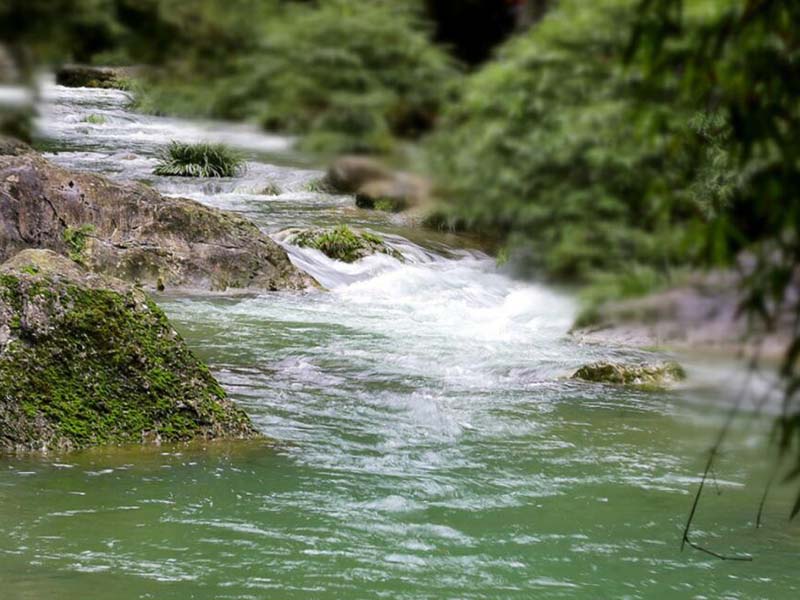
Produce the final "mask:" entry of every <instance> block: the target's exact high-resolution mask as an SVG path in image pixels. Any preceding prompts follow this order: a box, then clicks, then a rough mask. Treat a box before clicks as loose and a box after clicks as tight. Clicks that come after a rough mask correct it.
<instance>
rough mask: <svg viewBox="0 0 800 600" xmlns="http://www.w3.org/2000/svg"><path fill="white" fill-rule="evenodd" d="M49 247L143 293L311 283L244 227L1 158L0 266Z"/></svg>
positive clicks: (238, 220)
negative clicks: (23, 252)
mask: <svg viewBox="0 0 800 600" xmlns="http://www.w3.org/2000/svg"><path fill="white" fill-rule="evenodd" d="M26 248H48V249H51V250H54V251H56V252H58V253H60V254H64V255H68V256H70V257H71V258H73V259H75V260H77V261H79V262H81V263H82V264H83V265H85V266H86V267H88V268H89V269H90V270H92V271H95V272H98V273H104V274H107V275H110V276H113V277H117V278H119V279H122V280H124V281H128V282H137V283H141V284H142V285H144V286H147V287H150V288H159V289H160V288H168V289H169V288H182V289H202V290H226V289H236V288H248V289H266V290H279V289H302V288H305V287H308V286H313V285H314V281H313V280H312V279H311V278H310V277H308V276H307V275H304V274H302V273H300V272H299V271H298V270H297V269H296V268H295V267H294V266H293V265H292V264H291V262H290V261H289V259H288V257H287V255H286V253H285V252H284V250H283V249H282V248H281V247H280V246H278V245H277V244H276V243H275V242H273V241H272V240H271V239H270V238H269V237H267V236H266V235H264V234H263V233H261V231H260V230H259V229H258V228H257V227H256V226H255V225H254V224H252V223H251V222H249V221H247V220H246V219H244V218H242V217H240V216H238V215H236V214H233V213H229V212H225V211H221V210H217V209H214V208H210V207H207V206H204V205H202V204H200V203H198V202H195V201H193V200H188V199H184V198H167V197H163V196H161V195H160V194H159V193H158V192H157V191H155V190H154V189H152V188H150V187H147V186H145V185H142V184H137V183H117V182H113V181H110V180H108V179H106V178H104V177H100V176H97V175H92V174H87V173H73V172H70V171H67V170H65V169H62V168H61V167H58V166H56V165H54V164H52V163H50V162H48V161H47V160H45V159H44V158H42V157H41V156H39V155H38V154H36V153H30V152H28V153H23V154H18V155H8V154H6V155H0V260H5V259H7V258H9V257H11V256H13V255H14V254H15V253H16V252H18V251H20V250H23V249H26Z"/></svg>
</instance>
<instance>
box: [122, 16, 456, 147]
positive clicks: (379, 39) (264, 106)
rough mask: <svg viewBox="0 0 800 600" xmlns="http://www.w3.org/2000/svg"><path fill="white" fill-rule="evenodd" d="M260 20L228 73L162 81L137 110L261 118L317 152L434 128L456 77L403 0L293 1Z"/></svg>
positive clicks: (145, 93) (382, 142) (386, 143)
mask: <svg viewBox="0 0 800 600" xmlns="http://www.w3.org/2000/svg"><path fill="white" fill-rule="evenodd" d="M260 26H261V29H260V30H259V32H258V34H257V35H255V36H254V41H253V42H252V45H253V47H248V48H247V49H246V50H244V51H239V52H237V53H236V54H235V55H234V56H233V57H229V60H228V61H227V62H226V64H225V67H224V69H219V73H217V74H215V75H214V76H212V77H209V78H208V79H207V80H206V81H204V82H202V84H200V85H198V84H197V82H194V83H192V82H191V81H190V80H189V79H188V77H187V79H186V81H184V80H182V79H181V78H180V77H177V78H176V77H174V76H171V77H170V79H169V80H162V81H160V82H158V81H157V82H155V83H154V84H152V85H150V86H148V87H146V88H145V89H144V90H140V93H139V94H138V96H139V99H138V100H137V103H138V106H139V107H140V108H145V109H150V110H158V111H159V112H194V113H197V112H200V113H202V114H206V115H208V116H214V117H222V118H232V119H246V120H255V121H258V122H259V123H261V124H262V125H263V126H264V127H266V128H267V129H271V130H279V131H284V132H289V133H293V134H307V135H306V137H305V138H304V140H303V142H302V144H303V146H304V147H305V148H306V149H308V150H313V151H321V152H346V151H363V152H370V151H386V150H388V149H389V148H390V147H391V145H392V139H393V136H395V135H397V136H401V137H413V136H415V135H417V134H418V133H420V132H421V131H423V130H426V129H427V128H429V127H430V126H431V125H432V123H433V122H434V120H435V118H436V115H437V113H438V111H439V109H440V107H441V105H442V103H443V101H444V99H445V95H446V91H447V88H448V86H449V82H450V81H451V80H452V78H453V77H454V76H455V74H456V69H455V68H454V65H453V64H452V61H451V60H450V59H449V58H448V56H447V55H446V53H445V52H443V51H442V50H440V49H438V48H436V47H435V46H434V45H433V44H432V43H431V42H430V39H429V35H428V33H427V27H426V25H425V24H424V23H423V22H421V21H420V19H419V18H418V17H416V16H415V11H411V10H409V9H408V8H407V7H404V6H403V5H397V4H396V3H390V2H378V1H376V0H373V1H368V2H364V1H358V2H356V1H354V0H328V1H325V2H319V3H303V4H296V5H295V4H292V5H289V6H287V7H285V8H284V9H283V10H282V11H279V12H276V13H275V14H274V15H273V17H272V18H269V19H265V20H264V21H263V22H262V23H261V24H260ZM231 58H232V60H231ZM203 66H204V67H205V65H203ZM185 70H186V72H187V73H193V72H196V71H197V69H195V68H189V67H188V66H187V67H186V69H185ZM173 75H174V74H173ZM148 97H149V98H148Z"/></svg>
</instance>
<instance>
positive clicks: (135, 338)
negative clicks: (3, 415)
mask: <svg viewBox="0 0 800 600" xmlns="http://www.w3.org/2000/svg"><path fill="white" fill-rule="evenodd" d="M0 303H3V304H6V306H7V307H8V308H9V309H10V310H11V311H12V313H13V316H12V318H11V323H12V325H13V326H14V337H13V338H12V341H11V342H9V344H8V345H7V346H6V348H5V351H4V352H3V354H2V356H0V400H2V401H3V402H4V403H5V406H6V408H7V410H10V411H14V410H17V411H18V412H19V414H20V415H22V417H21V418H20V419H18V420H17V421H15V422H13V423H11V422H9V421H8V420H6V422H4V423H2V427H3V431H0V437H2V438H3V439H5V440H12V441H14V443H15V444H16V445H17V446H19V445H23V446H26V447H41V445H43V444H44V445H50V446H55V447H82V446H89V445H95V444H108V443H128V442H141V441H142V439H143V437H144V436H146V435H149V436H153V437H155V438H160V439H162V440H164V441H170V440H171V441H178V440H188V439H191V438H194V437H197V436H204V437H216V436H217V435H221V434H224V433H225V432H229V433H230V432H234V433H236V434H239V435H241V434H246V433H247V432H252V430H251V429H250V427H249V421H248V419H247V417H246V415H245V414H244V413H242V412H241V411H239V410H237V409H235V408H233V407H232V406H231V405H229V404H227V403H222V402H221V401H223V400H224V398H225V393H224V391H223V390H222V388H221V387H220V386H219V384H218V383H217V382H216V381H215V380H214V378H213V376H212V375H211V373H210V372H209V370H208V368H207V367H206V366H205V365H203V364H202V363H200V362H199V361H198V360H197V359H196V358H195V357H194V355H193V354H192V352H191V351H190V350H189V349H188V348H187V347H186V345H185V344H184V343H183V341H182V340H181V338H180V337H179V336H178V334H177V333H176V332H175V331H174V330H173V329H172V328H171V326H170V324H169V322H168V320H167V318H166V316H165V315H164V313H163V312H162V311H161V310H160V309H159V308H158V307H157V306H156V305H155V304H154V303H153V302H152V301H150V300H149V299H147V298H146V297H145V296H144V295H143V294H142V293H141V292H140V291H138V290H135V289H134V290H130V291H129V292H127V293H125V294H121V293H118V292H115V291H111V290H97V289H87V288H84V287H81V286H78V285H72V284H64V283H63V282H55V281H53V280H52V279H50V278H41V277H37V278H32V277H19V278H18V277H15V276H12V275H2V276H0ZM26 306H27V307H28V308H29V309H30V307H32V306H35V308H36V311H37V314H39V315H41V316H40V317H39V319H40V320H41V319H45V322H44V323H43V324H42V323H41V322H40V323H36V322H29V321H30V319H29V317H28V316H27V314H28V313H29V312H31V310H28V312H25V311H24V308H25V307H26ZM42 422H43V423H46V424H47V426H46V427H45V429H44V430H43V429H42V427H43V426H42V425H41V423H42Z"/></svg>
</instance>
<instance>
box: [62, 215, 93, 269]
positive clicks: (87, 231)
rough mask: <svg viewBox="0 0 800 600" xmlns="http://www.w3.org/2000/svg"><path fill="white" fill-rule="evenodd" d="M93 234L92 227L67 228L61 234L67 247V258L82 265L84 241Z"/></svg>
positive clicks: (84, 248)
mask: <svg viewBox="0 0 800 600" xmlns="http://www.w3.org/2000/svg"><path fill="white" fill-rule="evenodd" d="M92 233H94V225H91V224H86V225H81V226H80V227H67V228H66V229H64V232H63V233H62V234H61V235H62V238H63V240H64V243H65V244H66V245H67V251H68V256H69V257H70V258H71V259H72V260H74V261H75V262H77V263H81V264H83V260H84V255H83V254H84V250H86V241H87V239H88V238H89V236H90V235H91V234H92Z"/></svg>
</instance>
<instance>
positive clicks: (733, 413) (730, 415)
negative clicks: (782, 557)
mask: <svg viewBox="0 0 800 600" xmlns="http://www.w3.org/2000/svg"><path fill="white" fill-rule="evenodd" d="M752 372H753V371H752V369H751V370H750V375H748V379H747V381H745V384H744V385H743V386H742V389H741V391H740V393H739V395H738V397H737V398H736V403H735V404H734V405H733V408H731V411H730V412H729V413H728V418H727V419H726V420H725V424H724V425H723V426H722V429H720V432H719V434H718V435H717V439H716V441H715V442H714V445H713V446H711V450H710V451H709V453H708V460H707V461H706V468H705V469H704V470H703V476H702V477H701V478H700V486H699V487H698V488H697V493H696V494H695V496H694V502H692V509H691V510H690V511H689V517H688V518H687V519H686V526H685V527H684V529H683V538H682V539H681V552H683V550H684V548H685V547H686V545H687V544H688V545H689V546H691V547H692V548H694V549H695V550H698V551H700V552H704V553H705V554H708V555H710V556H713V557H715V558H718V559H720V560H736V561H751V560H753V557H752V556H743V555H741V556H740V555H729V554H720V553H719V552H714V551H713V550H709V549H708V548H705V547H703V546H701V545H700V544H697V543H695V542H693V541H692V539H691V538H690V537H689V532H690V531H691V528H692V522H693V521H694V516H695V513H696V512H697V507H698V505H699V504H700V497H701V496H702V495H703V488H705V485H706V481H708V476H709V474H711V473H713V471H712V469H713V466H714V459H715V458H716V456H717V454H718V453H719V450H720V448H721V447H722V442H723V441H724V440H725V437H726V436H727V435H728V431H730V428H731V425H732V424H733V420H734V419H735V418H736V415H738V414H739V408H740V407H741V405H742V400H743V398H744V397H745V394H746V390H747V387H748V384H749V382H750V377H751V376H752ZM715 480H716V478H715Z"/></svg>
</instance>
